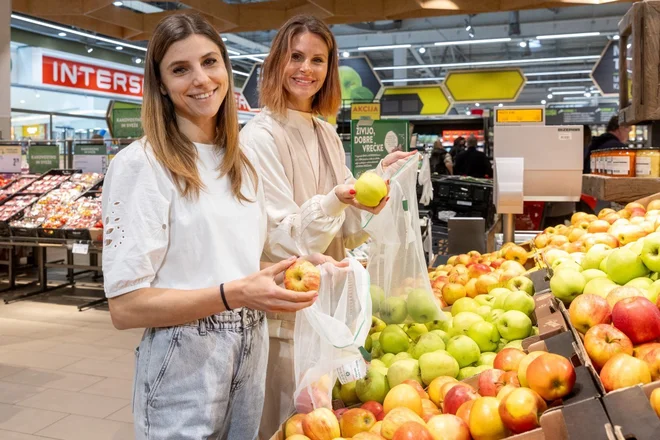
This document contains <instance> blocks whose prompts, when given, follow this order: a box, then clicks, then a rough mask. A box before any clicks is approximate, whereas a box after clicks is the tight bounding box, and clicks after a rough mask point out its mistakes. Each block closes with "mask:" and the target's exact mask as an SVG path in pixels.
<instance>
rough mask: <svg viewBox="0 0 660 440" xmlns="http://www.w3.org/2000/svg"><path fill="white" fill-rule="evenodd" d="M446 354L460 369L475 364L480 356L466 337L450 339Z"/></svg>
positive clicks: (477, 348) (477, 347)
mask: <svg viewBox="0 0 660 440" xmlns="http://www.w3.org/2000/svg"><path fill="white" fill-rule="evenodd" d="M447 352H448V353H449V354H450V355H451V356H453V357H454V359H456V361H458V366H459V367H461V368H463V367H467V366H468V365H470V364H473V363H475V362H477V361H478V360H479V355H481V351H480V350H479V346H478V345H477V343H476V342H474V341H473V340H472V339H470V338H469V337H467V336H454V337H453V338H451V339H450V340H449V343H448V344H447ZM390 368H392V367H390Z"/></svg>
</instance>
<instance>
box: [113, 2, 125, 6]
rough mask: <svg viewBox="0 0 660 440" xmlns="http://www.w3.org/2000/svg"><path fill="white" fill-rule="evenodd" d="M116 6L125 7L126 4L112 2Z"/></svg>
mask: <svg viewBox="0 0 660 440" xmlns="http://www.w3.org/2000/svg"><path fill="white" fill-rule="evenodd" d="M112 4H113V5H115V6H124V2H112Z"/></svg>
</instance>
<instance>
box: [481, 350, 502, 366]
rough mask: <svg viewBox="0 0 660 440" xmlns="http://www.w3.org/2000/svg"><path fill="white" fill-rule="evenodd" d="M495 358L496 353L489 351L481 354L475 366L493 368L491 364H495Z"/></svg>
mask: <svg viewBox="0 0 660 440" xmlns="http://www.w3.org/2000/svg"><path fill="white" fill-rule="evenodd" d="M496 356H497V353H495V352H492V351H489V352H486V353H484V352H482V353H481V356H479V360H478V361H477V366H480V365H487V366H489V367H491V368H492V367H493V363H494V362H495V357H496Z"/></svg>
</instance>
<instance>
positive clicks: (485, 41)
mask: <svg viewBox="0 0 660 440" xmlns="http://www.w3.org/2000/svg"><path fill="white" fill-rule="evenodd" d="M509 41H511V38H509V37H507V38H489V39H483V40H460V41H439V42H437V43H434V45H435V46H460V45H463V44H490V43H507V42H509Z"/></svg>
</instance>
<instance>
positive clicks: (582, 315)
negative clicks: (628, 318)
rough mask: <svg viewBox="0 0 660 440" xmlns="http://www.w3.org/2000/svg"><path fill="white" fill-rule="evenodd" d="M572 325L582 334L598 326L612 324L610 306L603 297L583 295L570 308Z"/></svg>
mask: <svg viewBox="0 0 660 440" xmlns="http://www.w3.org/2000/svg"><path fill="white" fill-rule="evenodd" d="M568 314H569V317H570V320H571V324H573V326H574V327H575V329H576V330H577V331H579V332H580V333H582V334H585V333H587V331H588V330H589V329H590V328H591V327H593V326H595V325H598V324H609V323H610V322H612V314H611V312H610V305H609V304H608V302H607V300H606V299H605V298H603V297H600V296H597V295H591V294H582V295H580V296H578V297H577V298H575V300H574V301H573V302H572V303H571V306H570V307H569V308H568Z"/></svg>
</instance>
